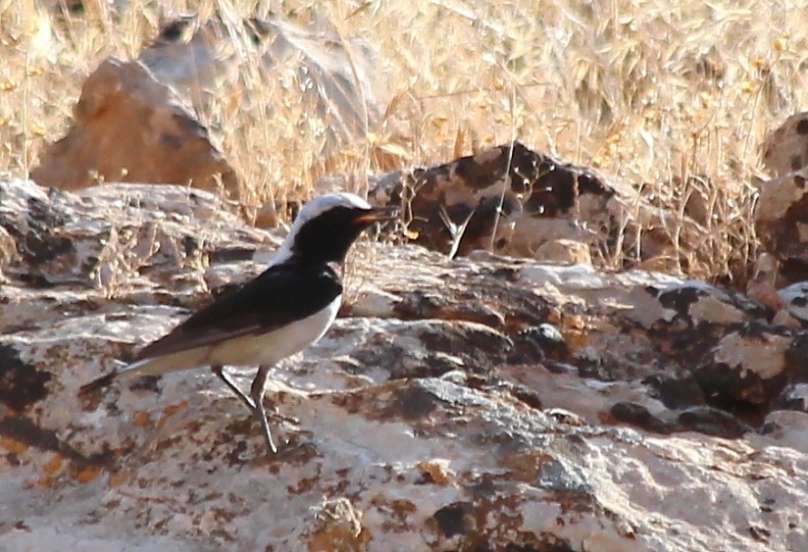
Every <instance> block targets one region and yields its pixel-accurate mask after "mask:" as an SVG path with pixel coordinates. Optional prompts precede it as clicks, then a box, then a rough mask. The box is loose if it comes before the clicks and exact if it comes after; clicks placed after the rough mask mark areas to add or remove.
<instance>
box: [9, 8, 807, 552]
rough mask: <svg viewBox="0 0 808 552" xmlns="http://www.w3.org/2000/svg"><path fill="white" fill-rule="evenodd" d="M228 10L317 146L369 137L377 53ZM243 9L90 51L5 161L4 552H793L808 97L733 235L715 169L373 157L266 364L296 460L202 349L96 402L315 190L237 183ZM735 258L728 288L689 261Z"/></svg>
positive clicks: (512, 150) (336, 184) (247, 261)
mask: <svg viewBox="0 0 808 552" xmlns="http://www.w3.org/2000/svg"><path fill="white" fill-rule="evenodd" d="M225 27H227V26H225ZM235 27H238V28H242V27H243V29H242V30H244V32H246V33H247V36H248V37H249V39H250V42H251V43H255V46H260V47H261V48H259V50H260V56H259V57H258V58H256V60H257V61H260V63H258V64H257V65H256V67H259V68H260V69H261V71H262V75H263V77H266V78H270V77H271V76H272V71H273V70H274V68H275V67H277V64H279V63H292V64H295V63H297V64H299V66H298V69H299V72H300V75H301V83H302V84H303V85H305V86H303V90H304V91H305V92H304V94H303V96H304V97H303V98H302V100H305V102H307V105H310V108H311V109H310V112H307V113H310V115H311V117H310V118H311V119H312V120H315V121H319V120H321V119H322V121H321V122H322V124H323V128H324V129H327V132H326V131H324V134H323V143H322V144H321V146H322V154H323V155H326V154H328V153H329V152H333V151H334V150H335V149H336V148H339V147H341V146H343V145H345V144H351V143H353V141H354V140H355V139H357V137H359V138H360V141H361V140H365V139H366V138H367V130H368V128H369V127H368V125H371V124H372V123H374V121H375V119H376V118H377V117H378V115H379V111H380V110H379V109H378V106H377V105H375V102H374V98H373V97H374V94H373V89H372V88H371V87H370V86H368V83H369V82H375V81H380V80H382V79H373V78H371V77H369V76H368V75H372V72H373V67H374V60H373V59H372V56H371V53H370V51H369V50H367V49H366V48H363V46H362V44H361V43H359V42H358V43H357V44H355V45H353V47H352V51H354V55H352V56H351V60H350V63H348V60H347V59H346V56H347V54H346V52H345V50H344V47H343V46H341V45H340V42H339V41H334V40H324V39H323V38H322V37H318V36H315V35H313V34H311V33H309V32H306V31H305V30H303V29H300V28H298V27H295V26H292V25H289V24H286V23H283V22H282V21H279V20H267V21H260V20H257V19H255V18H253V19H249V20H246V21H243V22H238V24H237V25H235ZM232 28H233V25H232V24H231V25H230V27H227V29H224V31H227V30H228V29H230V30H232ZM224 31H223V27H222V21H218V20H215V19H214V20H211V21H196V20H195V19H194V18H188V17H186V18H179V19H177V20H175V21H170V22H168V23H167V24H166V25H165V26H164V27H163V28H162V30H161V32H160V34H159V36H158V37H157V39H156V40H154V41H153V42H152V43H151V44H149V45H148V46H147V47H146V48H144V50H143V51H142V52H140V54H139V56H138V57H137V58H136V59H134V60H131V61H122V60H119V59H115V58H109V59H107V60H105V61H104V62H103V63H101V64H100V66H99V67H98V68H97V70H96V71H95V72H94V73H93V74H92V75H89V77H88V78H87V80H86V81H85V83H84V86H83V88H82V92H81V97H80V98H79V100H78V102H77V104H76V107H75V110H74V117H73V125H72V127H71V128H70V129H69V130H68V131H67V133H66V134H65V136H64V137H63V138H62V139H61V140H59V141H56V142H54V143H53V144H51V145H50V146H49V147H48V148H46V149H45V150H44V151H43V152H42V155H41V156H40V158H39V160H38V165H37V166H36V167H33V168H32V170H31V179H32V180H31V181H23V180H12V179H9V178H5V180H2V181H0V497H1V498H0V552H3V551H9V552H11V551H14V552H17V551H27V550H37V551H48V550H54V551H56V550H79V549H81V550H85V551H87V552H91V551H95V550H98V551H101V550H128V551H144V552H145V551H152V550H160V551H173V550H222V549H225V550H265V551H271V550H272V551H285V550H301V551H302V550H306V551H309V552H312V551H349V550H351V551H352V550H367V551H379V552H381V551H398V550H444V551H469V552H470V551H475V552H483V551H491V552H495V551H496V552H505V551H507V552H518V551H522V552H529V551H533V552H572V551H574V552H618V551H619V552H625V551H629V552H630V551H647V552H668V551H670V552H674V551H677V552H678V551H682V552H685V551H687V552H693V551H701V550H711V551H719V550H720V551H744V552H746V551H761V552H763V551H767V552H768V551H803V550H808V533H807V532H806V531H807V530H806V526H807V525H806V513H805V512H806V507H805V504H806V503H808V437H806V435H808V432H807V431H806V430H808V253H807V252H808V184H807V182H808V180H807V179H808V174H806V170H808V169H806V168H805V166H806V163H808V146H806V144H807V143H806V140H805V136H806V135H808V113H800V114H796V115H794V116H793V117H790V118H789V119H788V120H786V121H785V122H784V124H783V125H782V126H781V127H780V128H779V129H777V130H776V131H774V132H773V133H771V135H770V136H769V139H768V140H767V141H766V143H764V144H762V145H761V151H762V154H763V155H762V158H763V161H764V164H765V168H766V170H767V171H768V172H769V174H768V175H766V177H765V178H763V177H761V179H760V180H759V181H757V182H755V183H754V184H755V185H756V186H757V189H758V190H757V192H756V199H755V201H754V202H752V203H753V204H754V209H753V210H750V211H749V212H745V211H743V210H738V212H737V213H734V214H733V215H732V216H731V217H729V218H728V219H727V220H723V221H719V222H720V225H721V229H719V230H720V231H721V232H724V234H721V235H720V236H719V237H718V238H716V237H715V236H716V234H714V233H711V231H713V232H716V227H717V226H716V221H715V220H714V218H715V208H716V205H718V204H719V203H721V202H724V203H726V204H730V203H732V201H733V199H732V196H731V194H730V193H729V192H727V191H725V190H721V189H718V188H715V189H712V190H709V189H708V188H709V186H708V184H709V183H705V184H704V186H702V188H699V187H698V186H696V185H694V184H693V183H688V184H687V186H685V185H684V184H683V183H681V182H680V183H675V182H671V183H670V186H666V184H665V183H664V182H663V183H655V187H652V188H653V189H656V190H664V189H666V187H667V188H670V189H671V193H673V191H675V190H678V189H680V188H681V189H684V188H687V189H688V190H689V191H688V193H691V192H692V193H691V195H690V196H689V197H688V199H687V201H685V202H683V204H682V209H681V212H672V211H670V210H667V209H666V208H665V206H664V205H662V203H660V201H659V198H654V197H651V196H653V193H650V194H649V193H645V192H643V189H644V188H645V186H644V185H643V184H642V183H628V182H623V181H621V180H620V179H618V178H612V177H610V176H608V175H604V174H600V173H599V172H598V171H596V170H594V169H591V168H588V167H582V166H576V165H573V164H570V163H567V162H565V161H563V160H560V159H556V158H553V157H551V156H549V155H545V154H542V153H540V152H537V151H534V150H532V149H531V148H530V146H529V145H528V144H524V143H520V142H514V143H512V144H503V145H500V146H497V147H491V148H487V149H482V150H479V151H476V152H475V154H474V155H470V156H466V157H458V158H455V159H447V160H445V162H444V163H440V164H437V165H435V166H431V167H410V168H407V169H406V170H400V171H396V172H390V173H388V174H384V175H381V176H378V177H371V179H370V180H371V187H370V193H369V200H370V201H371V202H372V203H375V204H396V205H400V206H402V207H403V208H404V209H403V212H404V216H403V219H402V223H403V226H404V228H403V229H402V228H385V229H382V231H381V234H380V236H376V238H377V239H374V240H370V241H367V242H363V243H360V244H358V246H357V247H356V251H355V254H354V255H353V256H352V257H351V258H350V262H349V263H348V266H347V268H346V275H345V277H346V278H345V279H346V285H347V293H346V299H347V301H346V304H345V305H344V307H343V309H342V312H341V313H340V317H339V318H338V320H337V322H336V323H335V325H334V327H333V328H332V329H331V330H330V331H329V333H328V334H327V335H326V337H325V338H324V339H322V340H321V341H320V342H319V343H318V344H317V345H316V346H314V347H312V348H310V349H309V350H307V351H306V352H305V353H303V354H302V355H299V356H298V357H296V358H292V359H288V360H286V361H284V362H283V363H281V364H280V365H279V366H277V368H276V370H275V372H274V374H273V377H272V383H271V388H270V392H269V395H270V396H271V398H272V399H273V400H274V401H275V403H276V405H277V412H275V413H274V414H272V421H271V423H272V427H273V428H274V430H275V431H276V433H277V434H278V435H279V436H282V438H283V440H284V442H285V445H284V446H283V447H282V451H281V453H280V454H279V455H278V456H275V457H272V456H269V455H268V454H267V451H266V449H265V446H264V441H263V439H262V437H261V435H260V432H259V429H258V427H256V425H255V424H254V421H253V419H252V417H251V416H250V415H249V413H248V412H247V411H246V410H245V409H244V407H243V406H241V404H240V402H239V401H238V400H236V399H235V397H233V396H232V395H231V394H230V393H229V392H228V391H227V390H226V389H224V388H223V385H222V384H221V383H220V381H219V380H218V379H217V378H216V377H215V376H213V375H212V374H209V373H207V372H205V371H199V372H186V373H177V374H171V375H168V376H165V377H163V378H160V379H156V378H145V379H143V380H140V381H137V382H135V383H133V384H127V385H123V386H120V387H117V386H116V387H112V388H110V389H109V390H107V391H106V392H104V393H99V394H96V395H94V396H92V397H88V398H86V399H80V398H79V397H78V396H77V390H78V388H79V387H80V386H81V385H82V384H84V383H87V382H88V381H90V380H92V379H94V378H96V377H98V376H100V375H102V374H104V373H107V372H109V371H111V370H113V369H114V368H115V367H117V366H119V365H120V364H121V363H124V362H126V360H127V359H128V358H130V357H131V355H132V353H133V352H134V351H135V350H136V349H137V348H138V347H139V346H141V345H143V344H145V343H147V342H149V341H151V340H152V339H155V338H157V337H159V336H161V335H162V334H163V333H165V332H166V331H168V330H170V329H171V328H172V327H173V326H174V325H176V324H177V323H178V322H179V321H181V320H182V319H183V317H185V316H187V315H188V314H189V313H190V312H192V311H193V310H194V309H196V308H198V307H200V306H202V305H204V304H207V303H208V302H210V301H211V300H212V299H213V298H214V297H215V296H216V295H218V294H219V293H222V292H223V291H225V290H227V289H228V288H230V287H232V286H235V285H238V284H239V283H241V282H243V281H245V280H246V279H248V278H250V277H252V276H254V275H256V274H258V273H259V272H260V271H261V270H262V268H263V267H264V266H265V264H266V260H267V259H268V258H270V257H271V255H272V252H273V250H274V249H275V248H276V247H277V245H278V244H279V243H280V240H281V239H282V237H283V234H284V230H283V229H282V228H281V227H280V226H281V225H280V221H281V220H282V219H283V218H284V217H283V216H278V215H279V214H282V209H288V210H289V211H291V212H293V211H294V210H295V209H296V208H297V207H298V206H299V205H298V204H296V203H295V201H294V197H291V200H290V201H289V202H287V203H285V204H284V203H280V202H279V203H277V204H275V203H273V202H269V203H268V204H266V205H264V206H263V207H260V206H257V205H255V204H250V202H249V201H247V199H249V198H248V197H246V196H245V194H244V193H245V190H246V185H247V184H248V183H245V182H244V181H243V176H242V175H240V174H238V172H237V171H236V169H235V168H234V167H233V166H231V164H230V163H229V162H228V160H227V159H225V156H224V155H223V154H222V152H221V150H220V148H219V147H218V145H217V143H216V140H215V137H214V136H213V133H210V132H209V129H208V127H206V126H205V125H203V124H202V123H201V122H200V119H199V117H198V116H197V112H199V111H204V109H205V106H206V103H207V102H210V101H212V97H211V95H210V94H209V91H210V90H216V91H217V94H218V93H219V92H220V91H221V90H223V88H221V87H220V86H221V85H222V84H223V83H230V85H233V86H236V85H237V84H238V83H241V82H243V81H244V76H245V75H244V73H243V71H244V70H245V66H248V65H250V64H249V63H248V61H249V60H246V59H245V58H244V56H243V55H241V54H240V53H239V52H241V50H240V49H239V47H240V46H239V44H238V43H233V41H232V37H230V34H229V32H224ZM358 54H361V55H358ZM254 61H255V60H254ZM349 69H350V70H349ZM354 84H356V86H355V85H354ZM242 91H243V92H244V93H245V96H244V102H246V103H245V104H242V107H243V106H244V105H248V104H250V102H252V101H253V100H254V98H252V97H251V96H250V94H249V93H248V92H249V91H248V90H246V89H245V90H242ZM203 92H204V93H203ZM215 95H216V94H214V96H215ZM213 99H215V98H213ZM256 101H257V100H256ZM257 103H259V104H260V101H258V102H257ZM360 106H361V109H360ZM253 107H254V106H253ZM214 126H215V125H214ZM121 129H125V130H126V132H121ZM366 145H367V144H365V146H366ZM365 146H363V148H364V147H365ZM456 149H457V148H456ZM363 151H364V150H363ZM274 153H277V152H274ZM367 154H368V155H370V156H372V157H373V159H374V162H375V163H376V165H377V166H379V167H389V168H395V167H400V166H402V163H401V159H400V158H396V155H395V151H393V152H392V153H391V152H390V151H388V152H387V153H386V154H385V153H384V152H383V151H381V148H378V149H376V150H373V149H368V150H367ZM384 155H388V157H384ZM276 157H278V156H277V155H276ZM281 157H282V156H281ZM120 181H126V182H130V183H129V184H121V183H114V184H110V182H120ZM349 181H350V176H345V175H332V176H330V177H328V178H324V179H321V180H319V181H318V182H316V183H315V185H314V190H315V191H316V192H322V191H331V190H342V189H347V188H350V186H349V185H348V184H349ZM34 182H36V183H34ZM139 182H152V183H158V184H160V185H157V184H152V185H145V184H139ZM172 184H183V186H175V185H172ZM739 184H740V185H742V186H746V187H748V184H752V183H739ZM187 185H190V186H187ZM750 189H751V188H750ZM699 190H701V191H711V193H712V194H713V195H710V194H707V193H703V194H702V193H698V192H699ZM722 194H725V195H722ZM253 199H254V198H253ZM402 230H403V231H402ZM719 233H720V232H719ZM745 233H746V234H745ZM750 234H754V236H756V237H753V239H752V238H749V235H750ZM723 237H728V241H727V242H726V243H716V242H720V241H721V239H723ZM750 244H753V245H754V247H753V246H752V245H750ZM758 247H759V250H758V249H757V248H758ZM745 248H748V249H745ZM736 250H737V251H736ZM486 251H488V252H486ZM717 251H723V252H724V253H726V252H727V251H729V252H731V253H733V254H732V255H729V256H727V259H730V260H727V261H726V264H727V265H728V266H727V270H726V274H725V276H726V279H727V282H725V283H727V284H731V285H727V286H718V285H715V286H714V285H710V284H708V283H706V282H704V281H699V280H695V279H688V278H686V277H683V276H680V275H677V274H683V273H688V270H694V271H695V270H696V267H699V266H709V265H711V263H712V262H713V260H714V259H712V257H713V256H714V255H715V254H716V252H717ZM736 253H737V254H736ZM730 261H732V262H735V263H736V265H733V266H729V265H731V264H732V263H731V262H730ZM714 264H715V263H714ZM718 264H720V263H718ZM692 273H693V272H691V274H692ZM716 280H718V278H716ZM711 281H712V280H711ZM234 370H235V371H236V373H237V376H238V380H239V381H240V382H241V384H243V385H244V386H247V385H248V382H249V377H250V375H251V373H250V369H249V368H236V369H234Z"/></svg>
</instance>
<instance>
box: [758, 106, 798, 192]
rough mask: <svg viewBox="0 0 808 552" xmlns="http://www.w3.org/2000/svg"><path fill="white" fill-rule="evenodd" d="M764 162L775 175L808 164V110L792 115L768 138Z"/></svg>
mask: <svg viewBox="0 0 808 552" xmlns="http://www.w3.org/2000/svg"><path fill="white" fill-rule="evenodd" d="M763 162H764V164H765V165H766V168H767V169H769V171H771V173H772V176H774V177H778V176H785V175H787V174H788V173H791V172H794V171H798V170H800V169H802V168H803V167H805V166H806V165H808V112H803V113H797V114H795V115H792V116H791V117H789V118H788V119H786V121H785V122H784V123H783V124H782V125H781V126H780V127H779V128H777V129H776V130H775V131H773V132H772V133H771V134H770V135H769V136H768V137H767V138H766V141H765V142H764V143H763Z"/></svg>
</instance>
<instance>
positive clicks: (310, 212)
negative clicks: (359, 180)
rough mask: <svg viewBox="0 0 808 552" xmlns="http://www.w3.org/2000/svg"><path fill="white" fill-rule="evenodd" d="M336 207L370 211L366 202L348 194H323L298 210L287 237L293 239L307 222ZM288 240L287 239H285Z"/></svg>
mask: <svg viewBox="0 0 808 552" xmlns="http://www.w3.org/2000/svg"><path fill="white" fill-rule="evenodd" d="M336 207H349V208H350V207H352V208H357V209H370V205H369V204H368V202H367V201H365V200H364V199H362V198H361V197H359V196H358V195H354V194H351V193H348V192H340V193H335V194H323V195H320V196H317V197H315V198H313V199H311V200H310V201H308V202H306V204H305V205H303V207H302V208H301V209H300V212H299V213H298V214H297V217H296V218H295V222H294V223H293V224H292V228H291V229H290V230H289V237H290V238H291V237H294V235H295V234H296V233H297V231H298V230H300V228H301V227H302V226H303V225H304V224H306V223H307V222H308V221H310V220H312V219H315V218H317V217H318V216H320V215H322V214H323V213H325V212H326V211H330V210H331V209H334V208H336ZM287 239H288V238H287Z"/></svg>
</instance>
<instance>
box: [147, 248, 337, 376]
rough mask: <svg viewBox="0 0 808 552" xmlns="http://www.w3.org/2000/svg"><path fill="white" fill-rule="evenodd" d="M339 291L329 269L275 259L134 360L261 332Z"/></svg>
mask: <svg viewBox="0 0 808 552" xmlns="http://www.w3.org/2000/svg"><path fill="white" fill-rule="evenodd" d="M340 294H342V284H341V282H340V279H339V277H338V276H337V274H336V273H335V272H334V270H333V269H332V268H331V267H330V266H328V265H323V266H322V267H321V268H320V269H319V270H312V269H311V267H306V268H305V269H304V268H303V267H301V266H299V265H296V264H279V265H275V266H271V267H269V268H268V269H267V270H266V271H264V272H263V273H262V274H260V275H259V276H258V277H256V278H255V279H254V280H251V281H250V282H248V283H247V284H245V285H244V286H242V287H241V288H239V289H237V290H235V291H232V292H230V293H228V294H226V295H225V296H223V297H221V298H220V299H218V300H216V301H215V302H213V303H211V304H210V305H208V306H207V307H205V308H203V309H201V310H199V311H197V312H196V313H195V314H193V315H192V316H191V317H190V318H188V319H187V320H186V321H185V322H183V323H182V324H180V325H179V326H177V328H176V329H174V331H172V332H171V333H169V334H168V335H166V336H165V337H162V338H160V339H158V340H157V341H155V342H153V343H151V344H150V345H147V346H146V347H144V348H143V349H141V350H140V351H139V352H138V353H137V355H136V360H140V359H145V358H153V357H157V356H163V355H169V354H173V353H179V352H181V351H187V350H189V349H195V348H197V347H204V346H207V345H214V344H216V343H220V342H222V341H224V340H227V339H232V338H235V337H239V336H243V335H249V334H260V333H264V332H269V331H272V330H274V329H276V328H279V327H281V326H284V325H286V324H289V323H291V322H295V321H296V320H301V319H303V318H306V317H307V316H311V315H313V314H315V313H316V312H318V311H320V310H322V309H324V308H325V307H326V306H328V305H329V304H330V303H331V302H332V301H334V299H336V298H337V297H339V295H340Z"/></svg>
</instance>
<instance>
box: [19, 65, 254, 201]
mask: <svg viewBox="0 0 808 552" xmlns="http://www.w3.org/2000/svg"><path fill="white" fill-rule="evenodd" d="M74 119H75V120H74V123H73V127H72V128H71V129H70V130H69V131H68V133H67V135H66V136H65V137H64V138H62V139H61V140H59V141H58V142H55V143H54V144H52V145H50V147H48V148H47V149H46V151H45V152H44V153H43V155H42V160H41V162H40V164H39V165H38V166H37V167H35V168H34V169H33V170H32V171H31V178H32V179H33V180H35V181H36V182H37V183H39V184H40V185H43V186H53V187H56V188H60V189H63V190H75V189H79V188H84V187H87V186H90V185H92V184H94V183H97V182H99V181H106V182H110V181H113V182H148V183H161V184H162V183H165V184H181V185H188V184H190V185H192V186H194V187H197V188H202V189H206V190H219V189H223V190H224V191H225V192H227V193H229V194H231V195H233V196H234V197H238V182H237V179H236V176H235V173H234V172H233V169H232V168H231V167H230V166H229V165H228V164H227V162H226V161H225V160H224V158H223V157H222V155H221V153H220V152H219V151H218V150H217V149H216V147H215V146H214V145H213V144H212V143H211V142H210V138H209V136H208V132H207V130H206V129H205V127H203V126H202V125H201V124H200V123H199V122H198V121H197V119H196V118H195V116H194V114H193V113H192V111H190V110H189V109H187V108H186V107H184V106H183V104H182V102H181V101H180V100H179V98H178V97H177V96H176V94H175V92H173V91H172V89H171V88H170V87H169V86H167V85H166V84H163V83H161V82H160V81H158V80H157V79H156V78H155V77H154V75H153V74H152V73H150V72H149V70H148V69H147V68H146V67H145V66H144V65H143V64H142V63H140V62H138V61H130V62H124V61H121V60H118V59H115V58H108V59H107V60H105V61H104V62H103V63H101V65H100V66H99V67H98V69H97V70H96V71H95V72H94V73H93V74H92V75H90V76H89V77H88V78H87V80H86V81H85V83H84V85H83V87H82V91H81V97H80V99H79V101H78V103H77V105H76V107H75V109H74Z"/></svg>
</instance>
